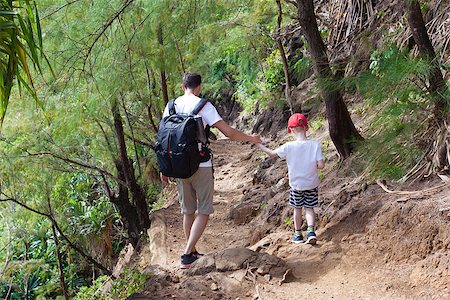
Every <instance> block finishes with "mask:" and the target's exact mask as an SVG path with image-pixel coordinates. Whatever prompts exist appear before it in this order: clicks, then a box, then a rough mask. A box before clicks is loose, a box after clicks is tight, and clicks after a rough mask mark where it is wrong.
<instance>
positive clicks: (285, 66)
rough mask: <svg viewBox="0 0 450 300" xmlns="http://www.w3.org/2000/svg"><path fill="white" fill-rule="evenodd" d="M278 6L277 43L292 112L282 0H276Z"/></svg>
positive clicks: (292, 111) (286, 93) (287, 99)
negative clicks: (283, 37) (283, 32)
mask: <svg viewBox="0 0 450 300" xmlns="http://www.w3.org/2000/svg"><path fill="white" fill-rule="evenodd" d="M276 2H277V7H278V18H277V27H276V30H275V42H276V43H277V48H278V50H279V51H280V57H281V62H282V63H283V71H284V80H285V82H286V86H285V89H284V92H285V95H286V101H287V103H288V105H289V109H290V110H291V113H294V109H293V106H292V96H291V92H292V91H291V74H290V73H289V63H288V60H287V58H286V52H285V51H284V47H283V43H282V42H281V36H280V33H281V32H280V31H281V21H282V20H283V11H282V8H281V0H276Z"/></svg>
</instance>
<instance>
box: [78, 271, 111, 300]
mask: <svg viewBox="0 0 450 300" xmlns="http://www.w3.org/2000/svg"><path fill="white" fill-rule="evenodd" d="M108 280H109V276H106V275H102V276H100V277H98V278H97V279H95V280H94V282H93V284H92V285H91V286H89V287H87V286H83V287H81V288H80V291H79V292H78V293H77V294H76V295H75V297H74V298H73V300H92V299H98V300H112V298H111V297H110V296H108V295H105V294H104V293H103V292H102V289H103V287H104V285H105V283H106V282H107V281H108Z"/></svg>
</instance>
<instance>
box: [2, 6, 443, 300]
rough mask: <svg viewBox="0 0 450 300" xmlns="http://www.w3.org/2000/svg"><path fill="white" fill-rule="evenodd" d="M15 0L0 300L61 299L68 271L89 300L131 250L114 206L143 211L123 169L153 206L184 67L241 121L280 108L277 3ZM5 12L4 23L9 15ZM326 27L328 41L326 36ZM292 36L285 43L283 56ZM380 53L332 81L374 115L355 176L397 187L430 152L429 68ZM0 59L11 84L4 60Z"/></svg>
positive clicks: (303, 61) (305, 65) (307, 69)
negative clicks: (158, 140) (161, 144)
mask: <svg viewBox="0 0 450 300" xmlns="http://www.w3.org/2000/svg"><path fill="white" fill-rule="evenodd" d="M4 2H11V1H4ZM13 2H15V3H14V7H13V8H11V10H15V11H20V12H21V13H22V14H23V16H24V18H28V19H29V20H30V22H29V24H28V23H27V24H28V25H26V26H25V25H23V26H22V23H18V24H19V25H18V26H22V27H21V28H22V29H20V30H22V31H24V33H23V34H20V35H19V36H18V41H20V42H21V43H22V44H23V45H24V46H23V48H24V49H25V50H26V52H27V54H28V56H27V57H28V58H27V60H25V59H24V58H23V56H22V55H21V54H20V51H21V50H19V52H18V53H19V54H18V56H16V57H17V58H16V62H17V64H18V67H17V70H15V71H16V72H14V74H9V73H8V74H9V76H10V77H9V78H10V79H13V80H12V81H11V80H10V83H9V85H10V86H11V87H12V90H11V95H10V96H9V94H8V95H6V94H4V93H3V92H4V91H7V88H8V87H7V86H6V84H5V83H4V82H2V99H1V103H2V110H1V111H0V117H1V116H2V112H5V111H6V115H5V120H4V123H3V128H2V134H1V137H0V164H1V168H0V183H1V198H0V199H1V200H0V232H1V235H0V262H1V263H0V297H1V298H4V297H9V298H8V299H56V298H58V297H60V298H63V297H64V295H63V294H64V293H63V292H62V289H63V288H62V286H61V280H60V273H62V274H63V276H64V279H65V286H66V290H67V293H66V295H69V296H71V297H73V296H75V295H76V294H77V292H79V291H80V290H81V291H82V293H80V294H79V295H78V298H77V299H92V298H89V297H91V296H92V295H94V294H95V293H96V292H97V291H98V288H99V287H101V286H102V284H103V282H104V281H105V280H106V278H107V277H106V276H101V275H105V274H106V271H108V270H109V271H110V270H111V269H112V266H113V264H114V262H115V259H116V258H117V255H118V253H119V252H120V251H121V249H122V248H123V247H124V245H125V244H126V243H127V242H129V241H131V242H133V237H132V236H130V235H131V234H132V233H133V232H132V231H131V230H130V229H129V228H130V227H132V226H131V225H130V224H131V223H130V224H129V223H127V222H129V220H127V219H126V217H125V216H124V215H123V212H122V211H121V210H120V208H118V206H117V205H116V204H117V201H122V200H123V199H125V198H126V202H127V203H128V201H129V203H131V206H133V207H135V208H136V207H137V208H138V210H139V203H138V200H137V199H138V198H139V197H138V196H139V195H138V193H137V194H135V193H134V192H133V188H132V183H133V182H132V181H133V178H131V179H130V178H128V177H127V176H126V175H125V176H122V174H121V172H122V171H123V172H125V173H126V172H128V171H130V172H131V173H132V174H133V175H134V176H133V177H135V178H134V179H135V182H136V183H137V185H138V186H139V187H140V189H141V190H142V191H143V193H144V195H145V198H146V200H147V203H146V204H148V205H149V206H152V207H153V208H157V207H158V205H160V203H159V202H158V201H159V200H160V196H159V194H160V191H161V187H160V185H159V180H158V174H157V171H156V166H155V158H154V155H153V151H152V146H153V144H154V141H155V134H156V128H157V127H156V126H157V124H158V121H159V118H160V116H161V111H162V109H163V108H164V105H165V103H166V101H167V99H170V98H174V97H176V96H177V95H179V94H180V93H181V86H180V78H181V76H182V74H183V73H184V72H185V71H197V72H200V73H201V74H202V75H203V76H204V78H205V82H204V94H205V95H206V96H207V97H209V98H211V99H214V100H216V101H217V103H219V102H220V101H221V99H222V94H223V93H224V91H231V93H230V92H228V94H229V95H232V99H233V100H235V101H238V102H239V103H240V104H241V105H243V107H244V108H245V111H247V112H252V111H253V110H254V108H255V106H256V105H258V106H259V107H260V108H267V107H268V108H273V107H275V108H277V109H286V108H287V104H286V101H285V99H284V93H283V85H284V84H285V82H284V80H285V78H284V75H283V65H282V62H281V58H280V51H279V50H278V49H277V46H276V43H275V40H274V31H275V28H276V22H277V6H276V4H275V1H270V0H220V1H209V0H198V1H178V0H157V1H144V0H134V1H133V0H96V1H88V0H78V1H70V2H68V1H63V0H41V1H39V2H38V3H37V5H38V7H37V8H36V7H35V2H34V1H13ZM20 7H22V8H20ZM283 9H284V10H283V11H284V20H283V23H282V25H283V26H286V28H287V29H286V31H292V26H293V25H292V24H291V23H292V22H293V21H292V20H291V18H292V17H293V16H295V14H296V12H295V9H293V8H292V5H290V4H286V3H283ZM4 11H7V10H6V9H5V8H4V7H3V6H2V12H3V13H2V14H0V20H1V22H0V26H3V25H2V24H3V23H2V22H3V21H4V22H7V21H8V18H9V16H10V15H9V14H8V13H4ZM27 16H28V17H27ZM37 24H39V26H38V25H37ZM288 25H289V26H288ZM24 26H25V27H24ZM320 29H321V34H322V35H323V37H326V36H327V34H328V32H329V30H330V28H327V27H326V26H324V25H321V28H320ZM1 30H2V34H3V32H4V29H3V27H2V29H1ZM41 32H42V34H41ZM30 36H31V37H30ZM41 37H42V39H41ZM296 38H297V39H299V40H300V41H302V42H301V43H300V44H301V46H300V47H297V48H295V49H294V48H292V49H294V50H293V52H295V53H288V54H289V55H290V57H289V63H290V72H291V73H292V76H293V82H294V83H296V84H298V83H300V82H301V81H302V80H304V79H306V78H307V77H309V76H310V75H311V74H312V60H311V58H310V56H309V55H308V51H307V47H306V44H305V43H304V39H303V38H301V37H298V36H297V37H296ZM292 39H293V36H289V35H286V38H285V39H284V40H283V42H284V44H285V46H286V48H288V46H289V45H290V43H291V40H292ZM41 41H42V42H41ZM2 42H3V40H2ZM41 43H42V44H41ZM380 44H382V45H383V48H380V49H373V48H369V51H370V53H371V54H372V55H371V56H370V57H367V60H370V62H371V64H370V66H367V68H365V69H363V70H362V71H360V72H355V73H354V74H346V76H344V77H343V78H342V79H341V80H340V81H338V83H339V84H340V88H342V89H344V90H345V92H346V93H347V94H348V95H356V96H357V97H359V99H362V101H361V102H360V103H359V106H360V108H359V109H360V111H359V112H356V114H358V113H359V114H360V115H363V114H371V115H373V118H370V120H369V122H367V124H365V125H367V128H366V129H365V130H366V131H365V132H364V133H363V135H364V136H365V138H366V140H365V141H364V142H361V143H360V144H359V147H358V157H360V161H364V162H368V163H367V164H364V165H363V166H362V167H361V168H362V169H363V170H364V171H368V172H369V173H370V174H371V176H389V177H391V178H400V177H402V176H403V175H405V173H406V172H407V171H408V170H409V169H410V168H411V167H412V166H413V165H415V164H416V163H417V162H419V161H420V160H421V159H422V157H423V155H424V154H425V153H426V151H427V147H426V146H424V145H423V143H424V141H423V139H421V138H420V137H421V136H422V134H423V132H424V131H425V130H426V129H427V127H426V126H425V127H424V125H423V124H425V122H426V121H427V120H428V116H429V115H430V114H429V111H430V106H431V105H432V103H433V101H434V100H433V96H432V95H431V94H430V93H428V92H427V90H426V84H425V82H426V78H427V76H428V75H429V73H430V61H429V60H427V59H418V58H416V57H415V55H414V54H412V53H410V52H408V51H406V50H403V49H402V50H399V48H398V47H396V46H391V45H390V41H389V43H388V42H387V41H386V43H384V41H380ZM2 45H3V44H2ZM2 45H0V46H2ZM21 47H22V46H21ZM1 49H4V48H1ZM20 49H22V48H20ZM42 49H44V50H45V55H46V56H45V57H44V56H43V55H42V54H41V50H42ZM444 50H445V49H438V51H444ZM1 52H2V53H1V54H0V55H1V56H0V57H1V67H2V74H3V75H5V74H6V73H5V72H6V71H7V68H6V66H8V63H7V62H8V60H7V58H8V57H7V56H5V53H4V52H5V51H3V50H2V51H1ZM6 52H8V51H6ZM47 59H48V62H49V64H43V63H42V61H44V62H45V61H47ZM26 61H28V64H26ZM28 68H29V69H30V76H29V75H28ZM443 68H444V69H445V68H446V69H447V70H448V66H443ZM31 76H32V78H33V84H31ZM3 78H6V77H5V76H3ZM14 78H15V79H14ZM25 78H27V79H25ZM4 86H6V88H5V87H4ZM27 91H28V92H27ZM313 91H314V95H313V97H315V98H316V99H317V101H320V95H319V92H318V90H317V89H313ZM7 92H8V91H7ZM8 93H9V92H8ZM444 97H445V98H446V99H448V98H449V97H448V93H447V94H445V95H444ZM299 100H301V99H299ZM36 101H37V102H36ZM8 103H9V105H8ZM36 103H38V105H37V104H36ZM6 107H7V108H8V109H7V110H6ZM321 111H323V109H321V110H319V112H318V113H317V114H322V113H321ZM372 111H376V112H377V113H371V112H372ZM447 113H448V112H447ZM316 117H319V116H316ZM323 117H324V116H320V120H322V119H323ZM318 119H319V118H318ZM118 121H121V124H122V125H121V126H122V128H123V133H122V136H121V133H120V130H118V129H117V128H118V127H117V126H118ZM283 122H284V121H283ZM121 138H123V139H124V140H125V145H126V148H125V149H123V147H122V146H123V144H122V143H121V141H122V140H121ZM380 146H381V147H383V148H384V149H385V151H383V152H382V153H380V151H379V149H380ZM122 150H125V155H126V156H127V158H126V159H125V158H124V155H123V154H124V153H123V152H121V151H122ZM124 161H127V162H128V163H129V164H130V165H131V167H130V168H129V169H127V168H126V167H124ZM121 168H122V169H121ZM124 169H126V170H125V171H124ZM130 169H131V170H130ZM130 182H131V183H130ZM122 188H124V189H125V191H124V192H123V190H122ZM140 189H138V191H140ZM122 192H123V193H122ZM121 197H122V198H121ZM115 201H116V202H115ZM136 219H138V218H137V217H136ZM139 222H140V223H139V224H135V226H137V227H138V228H137V229H136V231H137V232H140V231H141V230H142V229H143V228H145V224H144V223H145V220H143V221H142V222H143V223H142V222H141V220H139ZM143 224H144V225H143ZM139 226H141V227H139ZM134 241H135V240H134ZM74 246H75V247H74ZM86 256H89V257H91V259H92V260H94V261H96V262H97V263H98V264H99V265H100V266H103V267H104V269H102V268H101V267H100V266H99V265H96V266H95V267H94V264H93V261H92V260H91V261H90V260H89V259H88V258H87V257H86ZM59 261H60V265H59V264H58V262H59ZM105 269H107V270H105ZM127 274H128V275H127V276H129V281H132V282H133V284H134V283H135V285H126V284H123V282H122V283H121V282H120V281H117V282H116V283H115V285H114V288H113V294H114V295H115V296H116V297H125V296H126V295H127V293H128V292H131V290H132V289H133V291H134V290H135V289H137V287H140V286H141V285H142V283H143V282H142V280H143V278H141V277H140V276H139V275H138V274H136V273H135V272H134V271H129V272H128V273H127ZM99 276H101V277H99ZM96 278H98V279H97V280H96V281H95V279H96ZM93 282H94V283H95V284H94V286H93V287H92V288H87V286H89V285H91V284H92V283H93ZM92 297H93V296H92Z"/></svg>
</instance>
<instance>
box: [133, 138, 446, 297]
mask: <svg viewBox="0 0 450 300" xmlns="http://www.w3.org/2000/svg"><path fill="white" fill-rule="evenodd" d="M212 148H213V151H214V155H215V157H214V165H215V196H214V208H215V213H214V214H213V215H212V217H211V219H210V222H209V224H208V227H207V229H206V231H205V233H204V235H203V237H202V239H201V240H200V241H199V243H198V245H197V248H198V250H199V251H200V252H204V253H211V252H217V251H219V250H222V249H225V248H234V247H250V246H251V240H252V236H254V234H255V223H252V222H250V223H248V222H247V223H246V224H242V225H236V224H235V222H233V221H232V220H230V218H229V212H230V208H232V207H233V206H234V205H236V204H237V203H239V201H240V200H241V199H242V197H243V195H244V194H246V193H248V192H249V191H251V190H252V189H255V188H258V189H262V187H261V186H260V185H256V186H255V185H253V178H254V173H255V170H256V169H257V167H258V164H259V159H257V157H258V154H254V151H253V150H252V148H251V146H249V145H242V144H240V143H234V142H230V141H225V140H218V141H215V142H213V143H212ZM373 189H374V192H373V193H372V194H373V195H372V196H367V197H366V196H365V201H367V202H363V204H362V206H361V207H358V206H353V207H351V208H349V209H350V210H351V211H347V212H345V211H344V209H342V210H343V212H342V214H346V215H345V216H342V217H341V219H342V220H344V221H343V222H342V221H341V222H337V221H336V222H331V221H329V222H321V223H319V224H320V226H321V227H320V228H319V230H318V238H319V241H318V244H317V245H316V246H310V245H294V244H292V243H290V237H291V236H290V235H291V230H290V229H288V228H289V226H279V227H276V228H275V229H273V230H271V231H270V232H269V233H267V234H265V235H264V237H263V241H262V242H260V244H262V245H263V248H264V251H266V252H267V253H269V254H273V255H276V256H278V257H280V258H282V259H283V260H285V261H286V263H287V265H288V267H289V268H290V269H291V270H292V273H291V276H290V277H288V279H287V281H286V282H284V283H283V284H281V285H279V284H276V283H273V282H268V281H265V280H264V279H263V278H261V280H258V282H257V284H256V285H255V287H254V289H250V290H247V291H245V292H244V293H243V292H242V291H238V290H236V293H233V292H229V291H228V292H227V291H221V288H220V286H221V283H220V282H218V281H220V279H216V280H215V282H217V286H218V288H217V290H218V292H220V293H218V294H217V295H216V296H214V297H213V298H215V299H277V300H280V299H298V298H299V297H307V298H308V299H445V298H446V297H447V299H450V297H449V296H450V294H449V287H448V284H447V285H446V284H445V282H450V280H449V279H450V277H449V276H448V274H449V273H448V265H447V266H446V267H445V266H442V265H441V266H440V274H436V276H437V278H438V279H436V281H433V282H435V284H434V286H429V284H428V283H429V282H430V280H428V281H427V282H428V283H424V284H423V286H421V284H420V282H421V280H420V278H422V277H423V276H428V277H427V279H430V278H429V276H432V274H433V273H432V272H431V273H430V272H428V273H425V275H423V276H422V277H421V275H420V274H419V275H418V274H417V272H418V271H417V270H418V268H419V271H420V270H421V269H420V267H419V266H420V264H421V263H422V264H423V262H424V260H422V259H423V258H420V259H416V260H412V261H411V260H407V259H406V260H399V261H398V262H396V263H393V264H391V263H388V262H389V260H390V258H391V257H394V258H395V255H394V254H392V253H391V254H389V253H390V252H391V251H395V247H394V248H389V246H383V245H382V243H380V244H378V242H379V241H381V240H382V239H384V238H385V236H384V234H385V233H384V232H383V231H382V230H383V229H379V232H378V233H376V234H374V233H373V232H372V233H371V235H370V237H369V236H368V235H367V236H366V232H368V231H370V228H371V226H376V224H375V225H373V224H371V223H370V222H372V223H373V222H374V221H370V222H369V220H371V217H373V215H374V214H376V213H377V210H380V209H381V207H379V206H377V207H375V206H374V205H375V204H374V203H378V202H376V201H379V199H380V198H383V199H389V198H388V196H387V195H385V193H384V192H383V191H382V190H381V189H376V187H374V188H373ZM445 192H446V191H443V193H444V195H445ZM321 194H322V195H326V194H332V195H335V194H333V191H332V188H331V187H324V188H323V189H322V191H321ZM324 198H326V197H325V196H324ZM281 199H283V198H281ZM328 200H329V199H328ZM176 201H177V199H176V196H175V195H172V200H171V201H169V203H168V204H167V207H166V208H164V209H162V210H161V211H160V212H159V213H160V214H162V215H163V219H165V222H166V228H167V232H166V236H165V239H164V243H165V245H166V252H165V253H162V254H161V255H160V256H163V257H164V261H166V266H167V268H168V269H170V270H171V271H172V272H173V274H177V275H176V276H180V278H181V279H180V282H181V283H179V282H178V279H177V280H174V281H175V282H174V283H171V284H170V285H169V286H168V287H166V288H164V289H163V290H160V291H159V292H157V293H156V295H157V296H159V297H161V298H154V299H169V298H172V299H173V298H176V299H194V298H195V299H210V298H211V295H210V294H205V293H204V292H202V293H200V292H196V293H193V294H192V293H187V292H183V289H189V285H187V284H184V285H183V284H182V283H183V281H184V280H186V281H188V280H189V279H186V278H188V277H189V276H188V277H186V276H185V275H183V273H182V272H181V271H179V270H178V266H179V258H180V254H181V253H182V251H183V247H184V245H185V241H184V235H183V230H182V216H181V214H180V212H179V207H178V204H177V203H176ZM283 201H285V200H283ZM364 203H368V204H367V205H368V206H371V210H365V208H364V207H365V204H364ZM322 210H323V208H322ZM340 213H341V212H340ZM375 223H376V222H375ZM447 228H448V224H447ZM386 234H388V233H387V232H386ZM377 239H378V240H377ZM446 241H448V240H446ZM387 244H389V243H387ZM161 247H163V245H161ZM383 247H384V248H383ZM448 247H449V246H448V245H442V247H441V248H439V249H443V251H444V252H443V253H444V256H446V257H445V258H446V259H447V260H442V254H440V255H441V256H440V260H438V262H437V264H442V261H444V262H445V261H448V252H447V254H445V251H446V249H448ZM161 250H162V249H161ZM163 252H164V251H163ZM389 255H390V256H389ZM421 268H425V269H426V268H427V266H421ZM425 269H424V270H425ZM436 269H438V267H437V266H436ZM442 270H444V271H442ZM419 273H420V272H419ZM429 274H431V275H429ZM205 276H206V277H208V276H209V275H205ZM414 276H415V277H414ZM208 278H209V277H208ZM212 289H213V290H215V286H213V288H212ZM147 295H153V296H155V292H154V291H153V292H151V293H150V292H148V293H147ZM194 295H195V296H194ZM214 295H215V294H214ZM136 299H141V298H136ZM142 299H151V298H142Z"/></svg>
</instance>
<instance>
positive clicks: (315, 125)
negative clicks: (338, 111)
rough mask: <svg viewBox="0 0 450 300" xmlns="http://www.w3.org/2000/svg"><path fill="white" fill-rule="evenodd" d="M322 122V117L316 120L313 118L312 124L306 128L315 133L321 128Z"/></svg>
mask: <svg viewBox="0 0 450 300" xmlns="http://www.w3.org/2000/svg"><path fill="white" fill-rule="evenodd" d="M324 122H325V118H324V117H318V118H315V119H314V120H313V121H312V122H310V123H309V124H308V127H309V129H310V130H311V131H312V132H315V131H317V130H319V129H320V128H322V126H323V124H324Z"/></svg>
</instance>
